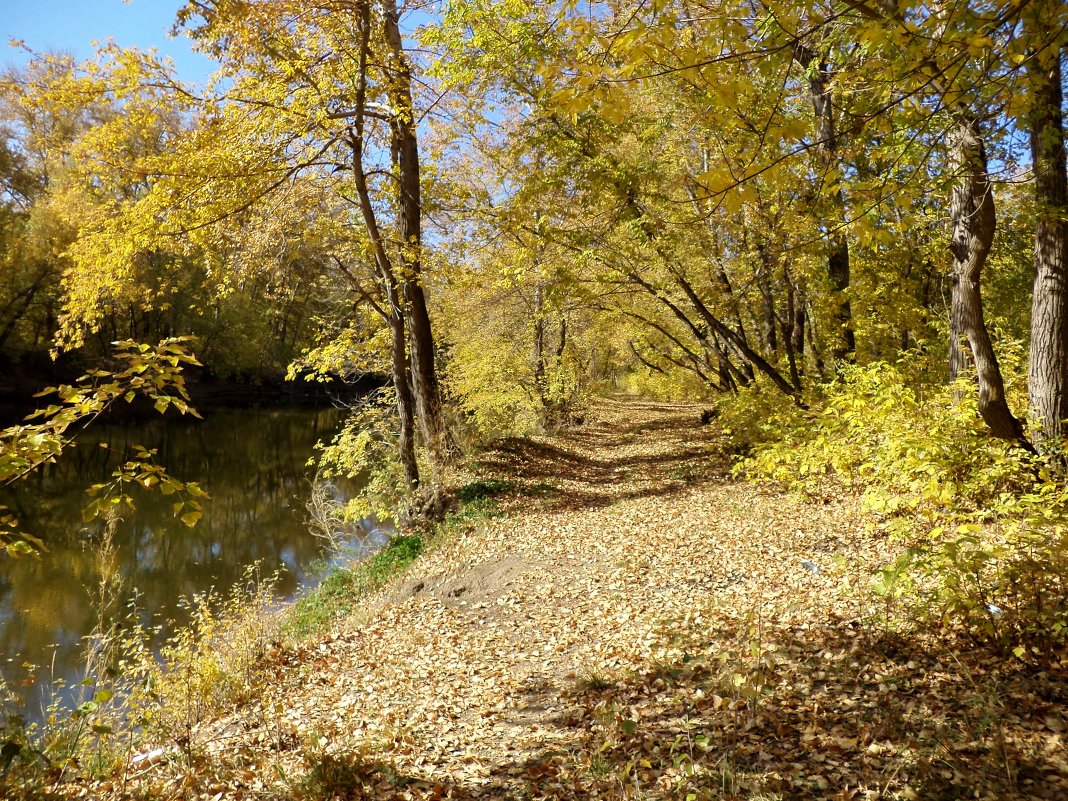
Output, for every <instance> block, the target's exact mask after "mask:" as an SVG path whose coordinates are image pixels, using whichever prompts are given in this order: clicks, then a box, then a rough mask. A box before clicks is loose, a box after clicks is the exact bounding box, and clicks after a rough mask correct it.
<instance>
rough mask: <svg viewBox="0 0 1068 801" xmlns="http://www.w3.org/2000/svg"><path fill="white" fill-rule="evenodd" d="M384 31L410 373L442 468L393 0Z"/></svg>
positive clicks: (408, 100)
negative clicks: (397, 188)
mask: <svg viewBox="0 0 1068 801" xmlns="http://www.w3.org/2000/svg"><path fill="white" fill-rule="evenodd" d="M382 20H383V29H384V32H385V40H386V44H387V46H388V48H389V56H388V63H389V66H388V75H389V83H388V86H387V93H388V95H389V99H390V105H391V106H392V107H393V114H392V116H391V118H390V130H391V134H392V143H391V144H392V151H393V158H394V166H395V167H396V169H397V178H398V184H399V191H398V206H399V211H400V219H399V227H400V239H401V255H400V260H401V265H402V273H401V284H402V286H403V288H404V298H405V301H406V306H407V314H408V329H409V337H410V345H411V373H412V380H413V384H414V387H415V401H416V407H417V409H418V411H419V427H420V430H421V431H422V434H423V439H424V441H425V443H426V447H427V450H428V451H429V452H430V458H431V460H432V461H433V462H434V463H435V464H441V463H442V462H444V461H445V459H446V457H447V437H446V431H445V421H444V417H443V415H442V409H441V390H440V387H439V385H438V374H437V367H436V365H435V363H434V336H433V331H432V329H431V325H430V313H429V311H428V310H427V304H426V293H425V292H424V289H423V270H422V244H423V241H422V240H423V235H422V198H421V195H420V178H419V141H418V138H417V136H416V130H415V125H416V120H415V108H414V104H413V102H412V73H411V65H410V64H409V62H408V57H407V55H406V54H405V52H404V44H403V40H402V39H401V34H400V27H399V22H398V11H397V6H396V4H395V3H394V2H393V0H387V1H386V2H384V3H383V10H382Z"/></svg>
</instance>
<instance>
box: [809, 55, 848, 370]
mask: <svg viewBox="0 0 1068 801" xmlns="http://www.w3.org/2000/svg"><path fill="white" fill-rule="evenodd" d="M795 57H796V59H797V62H798V63H799V64H800V65H801V66H802V67H804V68H805V70H806V71H807V72H808V85H809V92H810V94H811V95H812V110H813V111H814V112H815V116H816V139H817V141H818V142H819V145H820V157H821V158H820V160H821V162H822V164H823V175H824V180H833V181H834V182H835V183H836V184H838V183H839V180H838V179H837V177H836V174H837V172H838V138H837V136H836V134H835V130H834V105H833V103H832V102H831V77H832V75H831V69H830V65H828V64H827V63H826V61H825V60H824V59H822V58H821V59H817V57H816V54H815V52H813V51H812V50H810V49H809V48H807V47H805V46H803V45H798V46H797V47H796V51H795ZM813 65H815V68H813ZM831 197H832V199H833V201H834V208H835V211H836V214H837V219H835V220H832V221H831V224H830V227H831V228H832V229H833V228H838V227H839V226H840V224H841V222H842V220H844V219H845V217H846V209H845V195H844V194H843V193H842V190H841V189H840V188H836V189H835V191H834V193H833V194H832V195H831ZM828 246H829V250H828V253H827V276H828V278H829V279H830V283H831V293H832V294H831V302H832V308H833V318H834V322H835V328H836V329H837V330H836V331H835V335H834V344H833V347H832V349H831V354H832V355H833V356H834V358H835V359H836V360H838V361H844V360H849V359H852V358H853V356H854V353H855V351H856V349H857V343H856V337H855V335H854V333H853V311H852V308H851V307H850V304H849V241H848V240H847V239H846V237H845V234H844V233H843V232H842V231H834V232H832V233H831V234H829V235H828Z"/></svg>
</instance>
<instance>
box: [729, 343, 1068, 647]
mask: <svg viewBox="0 0 1068 801" xmlns="http://www.w3.org/2000/svg"><path fill="white" fill-rule="evenodd" d="M823 389H824V395H823V397H822V399H821V401H820V402H819V403H813V404H812V407H811V409H810V410H808V411H803V410H801V409H799V408H797V407H796V406H793V405H792V404H788V403H785V402H783V401H781V400H779V399H776V398H774V396H772V395H771V394H770V393H763V394H762V395H761V394H759V393H751V394H750V395H748V396H747V397H745V398H742V399H741V400H742V402H741V403H739V404H733V405H732V406H730V407H728V408H727V409H725V411H724V414H723V424H724V425H725V426H726V427H727V428H728V429H729V430H730V431H731V433H732V434H733V435H734V436H735V437H736V438H738V439H739V440H740V441H741V443H742V444H743V445H744V446H745V448H746V451H747V453H748V456H747V457H746V458H744V459H741V460H739V462H738V463H737V465H736V468H735V469H736V472H737V473H738V474H741V475H744V476H747V477H749V478H752V479H756V480H759V481H771V482H775V483H778V484H781V485H785V486H787V487H789V488H790V489H793V490H795V491H798V492H801V493H803V494H806V495H809V496H816V497H820V496H826V495H827V494H831V493H834V492H840V491H842V490H843V489H844V490H846V491H850V492H855V493H857V494H859V495H860V496H861V497H862V498H863V501H864V503H865V505H866V506H867V508H868V510H869V511H870V512H871V514H872V516H873V520H874V521H875V525H874V527H875V528H876V529H877V530H879V531H882V532H885V533H886V534H887V535H889V536H891V537H893V538H896V539H897V540H899V541H900V542H901V543H902V544H903V545H904V546H905V547H904V555H903V556H902V557H901V559H900V560H899V561H898V562H897V563H896V564H893V565H887V566H886V567H885V568H884V569H883V570H882V571H881V572H880V573H878V574H877V575H876V576H874V577H873V589H874V590H875V591H876V592H877V593H879V594H884V595H887V594H895V595H899V596H902V598H903V600H904V601H905V602H906V603H905V604H904V607H905V608H906V609H908V611H909V612H910V613H911V618H912V619H915V620H923V621H925V622H928V623H929V622H931V621H936V622H941V623H948V624H951V625H954V626H957V627H960V628H961V629H962V630H963V631H965V632H966V633H967V634H968V635H970V636H972V637H973V638H975V639H977V640H982V641H985V642H989V643H994V644H997V645H1000V646H1004V647H1006V648H1009V649H1011V650H1013V652H1014V653H1015V654H1016V655H1017V656H1018V657H1021V658H1025V657H1027V656H1028V655H1033V654H1034V653H1036V649H1037V650H1038V651H1041V650H1046V649H1048V648H1051V647H1058V646H1060V645H1063V644H1064V641H1065V639H1066V637H1068V488H1066V486H1065V481H1064V472H1063V468H1062V467H1061V466H1060V465H1058V464H1057V463H1056V462H1055V461H1054V460H1052V459H1042V458H1039V457H1036V456H1034V455H1033V454H1031V453H1030V452H1028V451H1027V450H1025V449H1023V448H1021V447H1019V446H1017V445H1014V444H1012V443H1008V442H1005V441H1003V440H998V439H995V438H993V437H992V436H990V435H989V433H988V432H987V430H986V428H985V425H984V424H983V422H982V420H981V418H980V417H979V413H978V401H977V399H976V397H975V396H976V393H975V390H974V386H973V380H969V379H962V380H961V381H960V382H958V383H957V384H955V385H951V386H948V387H946V386H938V385H934V386H930V387H917V386H914V385H912V384H910V383H909V381H908V380H907V379H906V371H905V370H904V369H903V367H902V365H901V364H890V363H885V362H879V363H875V364H871V365H867V366H851V367H847V368H846V369H845V370H844V371H843V373H842V375H841V377H840V379H839V380H838V381H836V382H835V383H832V384H830V385H827V386H825V387H824V388H823Z"/></svg>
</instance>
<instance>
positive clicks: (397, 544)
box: [284, 479, 515, 639]
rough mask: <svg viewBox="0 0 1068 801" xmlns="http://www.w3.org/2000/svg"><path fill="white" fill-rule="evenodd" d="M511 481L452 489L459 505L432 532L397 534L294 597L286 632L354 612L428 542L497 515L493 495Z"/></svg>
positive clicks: (316, 627) (310, 629) (303, 631)
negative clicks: (315, 585) (373, 550)
mask: <svg viewBox="0 0 1068 801" xmlns="http://www.w3.org/2000/svg"><path fill="white" fill-rule="evenodd" d="M514 487H515V484H514V483H513V482H511V481H499V480H496V479H487V480H483V481H473V482H471V483H470V484H466V485H464V486H463V487H461V488H460V489H459V490H457V491H456V493H455V497H456V499H457V501H459V507H458V508H457V509H456V511H454V512H450V513H449V514H448V515H446V516H445V519H444V520H443V521H442V522H441V523H438V524H437V525H436V526H434V527H433V528H432V529H431V530H430V531H428V532H424V533H422V534H416V533H412V534H407V535H405V536H402V537H396V538H394V539H393V540H391V541H390V543H389V544H388V545H387V546H386V547H385V548H383V549H382V550H381V551H379V552H378V553H376V554H375V555H374V556H371V557H369V558H367V559H365V560H364V561H362V562H358V563H357V564H354V565H352V566H351V567H346V568H341V569H339V570H336V571H334V572H333V573H331V574H330V575H328V576H327V577H326V578H325V579H323V582H322V584H320V585H319V586H318V587H316V588H315V589H314V590H312V591H311V592H309V593H308V594H307V595H305V596H304V597H303V598H301V599H300V600H298V601H297V602H296V603H295V604H294V605H293V609H292V610H291V611H290V613H289V616H288V619H287V620H286V623H285V626H284V632H285V633H286V634H288V635H290V636H291V637H295V638H298V639H299V638H302V637H305V636H307V635H309V634H313V633H315V632H318V631H322V630H323V629H325V628H326V627H327V626H329V625H330V624H332V623H333V622H334V621H335V620H338V619H340V618H343V617H345V616H347V615H350V614H352V613H353V612H355V611H356V610H357V609H358V608H359V605H360V603H361V599H362V598H363V596H365V595H367V594H369V593H372V592H375V591H376V590H379V589H381V588H382V587H384V586H385V585H386V584H388V583H389V582H390V581H391V580H392V579H394V578H396V577H397V576H399V575H400V574H401V573H403V572H404V571H405V570H407V569H408V567H409V566H410V565H411V564H412V562H414V561H415V560H416V559H418V558H419V556H420V554H422V553H423V551H424V550H426V548H427V547H428V546H429V545H432V544H435V543H437V542H441V541H444V540H447V539H449V538H451V537H453V536H455V535H456V534H458V533H459V532H460V531H462V530H465V529H469V528H471V527H472V526H474V525H476V524H478V523H479V522H481V521H483V520H488V519H490V518H493V517H496V516H497V515H498V514H500V506H499V504H498V502H497V500H496V497H495V496H498V495H503V494H505V493H507V492H510V491H512V489H514Z"/></svg>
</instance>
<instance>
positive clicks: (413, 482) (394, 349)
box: [349, 3, 419, 489]
mask: <svg viewBox="0 0 1068 801" xmlns="http://www.w3.org/2000/svg"><path fill="white" fill-rule="evenodd" d="M359 12H360V17H359V22H360V37H361V38H360V76H359V84H358V87H357V91H356V112H357V113H356V117H355V120H354V123H353V129H352V131H351V132H350V136H349V145H350V147H351V149H352V174H353V181H354V183H355V184H356V194H357V196H358V197H359V205H360V213H361V215H362V216H363V221H364V227H365V228H366V230H367V237H368V239H369V240H370V242H371V249H372V252H373V254H374V263H375V270H376V272H377V273H378V280H379V282H380V286H381V288H382V294H383V295H384V296H385V299H386V304H387V314H388V320H389V327H390V334H391V342H390V372H391V377H392V379H393V391H394V393H395V395H396V401H397V416H398V417H399V419H400V429H399V432H398V435H397V449H398V451H399V458H400V462H401V466H402V468H403V470H404V478H405V481H406V482H407V484H408V486H409V487H411V488H412V489H415V488H416V487H418V486H419V466H418V463H417V461H416V458H415V437H414V436H413V429H414V403H413V399H412V389H411V385H410V384H409V381H408V379H409V373H410V368H409V364H408V355H407V341H406V340H407V338H406V336H405V325H404V319H405V315H404V305H403V303H402V302H401V298H400V296H399V292H398V287H397V279H396V275H395V273H394V271H393V263H392V261H391V260H390V258H389V253H388V252H387V251H386V246H385V242H384V241H383V239H382V231H381V229H380V228H379V227H378V218H377V216H376V215H375V210H374V205H373V203H372V202H371V191H370V187H369V186H368V184H367V173H366V172H365V171H364V166H363V147H364V143H363V134H364V109H365V104H366V88H367V58H368V55H369V52H370V37H371V13H370V6H369V5H367V3H362V4H361V5H360V7H359Z"/></svg>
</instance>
